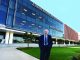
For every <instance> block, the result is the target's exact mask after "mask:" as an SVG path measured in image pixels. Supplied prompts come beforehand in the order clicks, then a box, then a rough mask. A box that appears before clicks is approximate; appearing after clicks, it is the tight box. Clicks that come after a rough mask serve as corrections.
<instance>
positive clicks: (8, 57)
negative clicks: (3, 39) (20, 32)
mask: <svg viewBox="0 0 80 60" xmlns="http://www.w3.org/2000/svg"><path fill="white" fill-rule="evenodd" d="M0 60H38V59H36V58H34V57H32V56H30V55H28V54H26V53H24V52H22V51H19V50H17V49H16V48H0Z"/></svg>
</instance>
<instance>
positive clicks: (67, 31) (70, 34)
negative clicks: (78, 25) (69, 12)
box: [64, 24, 78, 42]
mask: <svg viewBox="0 0 80 60" xmlns="http://www.w3.org/2000/svg"><path fill="white" fill-rule="evenodd" d="M64 39H66V40H72V41H75V42H76V41H78V33H77V32H76V31H75V30H73V29H72V28H70V27H69V26H68V25H66V24H64Z"/></svg>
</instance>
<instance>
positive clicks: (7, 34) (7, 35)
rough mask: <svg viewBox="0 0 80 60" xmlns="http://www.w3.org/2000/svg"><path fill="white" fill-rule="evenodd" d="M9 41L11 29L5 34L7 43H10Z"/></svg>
mask: <svg viewBox="0 0 80 60" xmlns="http://www.w3.org/2000/svg"><path fill="white" fill-rule="evenodd" d="M8 42H9V31H7V32H6V34H5V44H8Z"/></svg>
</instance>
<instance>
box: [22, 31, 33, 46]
mask: <svg viewBox="0 0 80 60" xmlns="http://www.w3.org/2000/svg"><path fill="white" fill-rule="evenodd" d="M32 38H33V35H32V33H31V32H30V33H29V34H28V32H26V33H24V35H23V39H24V42H25V43H27V44H28V47H29V43H30V42H31V41H32Z"/></svg>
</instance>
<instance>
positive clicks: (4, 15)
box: [0, 11, 7, 24]
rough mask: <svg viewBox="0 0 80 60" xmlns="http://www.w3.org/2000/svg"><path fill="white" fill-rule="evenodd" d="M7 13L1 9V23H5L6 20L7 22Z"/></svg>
mask: <svg viewBox="0 0 80 60" xmlns="http://www.w3.org/2000/svg"><path fill="white" fill-rule="evenodd" d="M6 17H7V16H6V13H5V12H3V11H0V23H1V24H5V22H6Z"/></svg>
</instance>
